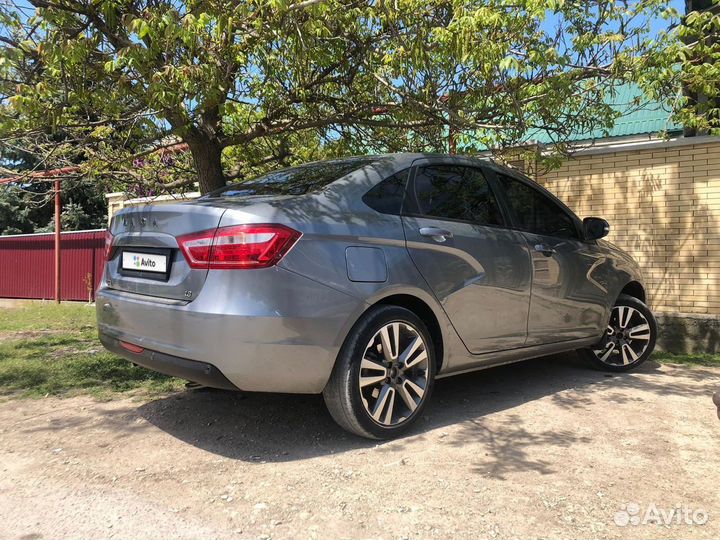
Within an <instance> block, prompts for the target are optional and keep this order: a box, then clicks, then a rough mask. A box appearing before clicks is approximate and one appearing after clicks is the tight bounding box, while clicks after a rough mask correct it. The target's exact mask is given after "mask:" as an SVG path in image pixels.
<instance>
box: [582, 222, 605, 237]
mask: <svg viewBox="0 0 720 540" xmlns="http://www.w3.org/2000/svg"><path fill="white" fill-rule="evenodd" d="M609 232H610V224H609V223H608V222H607V221H605V220H604V219H602V218H599V217H586V218H585V219H583V234H584V235H585V240H598V239H600V238H603V237H605V236H607V235H608V233H609Z"/></svg>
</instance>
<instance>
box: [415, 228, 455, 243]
mask: <svg viewBox="0 0 720 540" xmlns="http://www.w3.org/2000/svg"><path fill="white" fill-rule="evenodd" d="M419 232H420V236H429V237H430V238H432V239H433V240H435V241H436V242H444V241H445V240H447V239H448V238H452V237H453V233H451V232H450V231H448V230H447V229H439V228H438V227H421V228H420V230H419Z"/></svg>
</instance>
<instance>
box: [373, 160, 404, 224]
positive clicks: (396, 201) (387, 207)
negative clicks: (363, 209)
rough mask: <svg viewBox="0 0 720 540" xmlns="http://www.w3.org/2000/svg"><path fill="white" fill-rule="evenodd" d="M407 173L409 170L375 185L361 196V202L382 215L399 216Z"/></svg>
mask: <svg viewBox="0 0 720 540" xmlns="http://www.w3.org/2000/svg"><path fill="white" fill-rule="evenodd" d="M409 172H410V169H405V170H404V171H400V172H398V173H395V174H393V175H392V176H391V177H389V178H386V179H385V180H383V181H382V182H380V183H378V184H376V185H375V187H373V188H372V189H371V190H370V191H368V192H367V193H366V194H365V195H364V196H363V198H362V200H363V202H364V203H365V204H367V205H368V206H369V207H370V208H372V209H373V210H375V211H377V212H380V213H382V214H398V215H399V214H400V212H401V210H402V203H403V198H404V197H405V186H406V185H407V178H408V173H409Z"/></svg>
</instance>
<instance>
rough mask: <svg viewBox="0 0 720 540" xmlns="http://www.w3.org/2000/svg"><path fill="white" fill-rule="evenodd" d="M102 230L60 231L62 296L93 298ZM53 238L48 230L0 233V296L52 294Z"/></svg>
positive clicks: (99, 267)
mask: <svg viewBox="0 0 720 540" xmlns="http://www.w3.org/2000/svg"><path fill="white" fill-rule="evenodd" d="M104 244H105V231H104V230H94V231H76V232H64V233H62V234H61V240H60V253H61V256H60V257H61V262H60V265H61V270H62V272H61V293H62V299H63V300H84V301H88V300H93V299H94V297H95V289H97V286H98V283H99V282H100V278H101V277H102V271H103V248H104ZM54 249H55V240H54V235H53V234H52V233H50V234H20V235H16V236H0V298H47V299H51V298H53V297H54V295H55V292H54V284H55V255H54V253H55V251H54Z"/></svg>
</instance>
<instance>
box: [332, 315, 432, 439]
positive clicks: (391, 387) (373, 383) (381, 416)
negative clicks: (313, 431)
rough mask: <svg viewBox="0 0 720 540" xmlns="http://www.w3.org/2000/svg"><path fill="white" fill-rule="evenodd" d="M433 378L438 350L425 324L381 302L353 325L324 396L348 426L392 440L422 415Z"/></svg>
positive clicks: (362, 433) (358, 432) (338, 419)
mask: <svg viewBox="0 0 720 540" xmlns="http://www.w3.org/2000/svg"><path fill="white" fill-rule="evenodd" d="M434 379H435V352H434V349H433V343H432V338H431V337H430V333H429V332H428V330H427V327H426V326H425V324H424V323H423V322H422V320H421V319H420V318H419V317H418V316H417V315H415V314H414V313H413V312H412V311H409V310H407V309H405V308H402V307H399V306H384V305H382V306H376V307H374V308H371V309H370V310H369V311H368V312H367V313H366V314H365V315H364V316H363V317H362V318H361V319H360V321H358V323H357V324H356V325H355V326H354V327H353V329H352V331H351V332H350V335H349V336H348V338H347V339H346V341H345V344H344V345H343V347H342V349H341V351H340V354H339V355H338V358H337V361H336V362H335V368H334V369H333V373H332V375H331V377H330V380H329V381H328V383H327V385H326V387H325V390H324V391H323V397H324V398H325V403H326V405H327V408H328V410H329V411H330V414H331V415H332V417H333V418H334V419H335V421H336V422H337V423H338V424H340V426H342V427H343V428H345V429H346V430H347V431H350V432H351V433H355V434H356V435H360V436H361V437H367V438H371V439H390V438H392V437H396V436H398V435H399V434H400V433H402V432H404V431H405V430H406V429H408V428H409V427H410V426H411V425H412V424H413V423H414V422H415V420H417V418H418V417H419V416H420V414H421V413H422V410H423V409H424V408H425V404H426V403H427V401H428V399H429V397H430V393H431V392H432V387H433V382H434Z"/></svg>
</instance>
